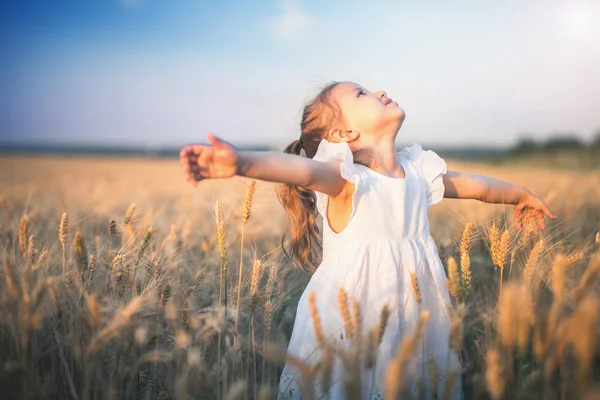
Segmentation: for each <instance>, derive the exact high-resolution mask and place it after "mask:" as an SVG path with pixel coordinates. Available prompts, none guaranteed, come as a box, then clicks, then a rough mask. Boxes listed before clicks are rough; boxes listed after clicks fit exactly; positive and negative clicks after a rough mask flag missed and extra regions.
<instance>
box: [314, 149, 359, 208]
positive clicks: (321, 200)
mask: <svg viewBox="0 0 600 400" xmlns="http://www.w3.org/2000/svg"><path fill="white" fill-rule="evenodd" d="M313 160H315V161H320V162H329V161H340V175H341V176H342V178H344V179H345V180H347V181H348V182H350V183H352V184H353V185H354V187H355V192H356V188H357V187H358V185H359V182H360V177H359V174H358V171H357V168H356V164H354V156H353V155H352V150H351V149H350V146H348V143H346V142H340V143H332V142H328V141H327V140H325V139H323V140H321V143H319V148H318V149H317V153H316V154H315V156H314V157H313ZM316 194H317V209H318V210H319V212H320V213H321V215H322V216H324V217H325V218H327V203H328V196H327V195H325V194H323V193H319V192H316ZM352 200H353V202H352V213H351V215H350V219H352V216H353V215H354V195H353V199H352Z"/></svg>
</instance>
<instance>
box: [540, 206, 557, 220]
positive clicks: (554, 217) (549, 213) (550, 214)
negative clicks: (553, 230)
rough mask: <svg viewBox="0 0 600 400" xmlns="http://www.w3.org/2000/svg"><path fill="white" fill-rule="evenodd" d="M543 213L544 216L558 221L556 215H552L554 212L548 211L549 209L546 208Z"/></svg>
mask: <svg viewBox="0 0 600 400" xmlns="http://www.w3.org/2000/svg"><path fill="white" fill-rule="evenodd" d="M542 212H543V213H544V215H545V216H546V217H548V218H550V219H552V220H554V219H556V215H554V214H552V212H551V211H550V210H549V209H548V207H546V206H544V207H543V208H542Z"/></svg>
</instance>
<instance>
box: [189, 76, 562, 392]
mask: <svg viewBox="0 0 600 400" xmlns="http://www.w3.org/2000/svg"><path fill="white" fill-rule="evenodd" d="M404 118H405V113H404V111H403V110H402V108H400V107H399V106H398V104H397V103H396V102H394V101H393V100H392V99H391V98H389V97H388V96H387V94H386V93H385V92H383V91H380V92H369V91H368V90H367V89H365V88H363V87H362V86H360V85H358V84H355V83H351V82H338V83H333V84H331V85H329V86H327V87H325V88H324V89H323V90H322V91H321V92H320V93H319V95H318V96H317V97H316V98H315V99H314V100H313V101H312V102H310V103H309V104H308V105H307V106H306V107H305V108H304V112H303V115H302V122H301V135H300V138H299V139H298V140H296V141H294V142H293V143H292V144H290V145H289V146H288V147H287V148H286V149H285V153H288V154H282V153H277V152H247V151H237V150H236V149H235V148H234V147H233V146H232V145H231V144H229V143H226V142H224V141H222V140H220V139H218V138H217V137H215V136H212V135H210V134H209V135H208V140H209V142H210V145H190V146H186V147H184V148H183V149H182V150H181V160H182V163H183V165H184V170H185V174H186V177H187V179H188V181H190V182H191V183H192V184H193V185H197V182H199V181H201V180H202V179H207V178H227V177H231V176H234V175H242V176H246V177H250V178H254V179H261V180H265V181H271V182H279V183H281V184H282V185H280V190H279V196H280V200H281V202H282V204H283V206H284V207H285V209H286V211H287V213H288V226H287V235H286V236H288V239H289V240H288V242H289V252H288V254H289V255H290V256H291V257H292V258H293V259H294V260H295V261H296V262H298V263H299V264H300V265H301V266H302V267H303V268H305V269H307V270H310V269H312V268H313V267H316V266H318V268H317V269H316V272H315V273H314V275H313V276H312V278H311V280H310V282H309V284H308V286H307V288H306V290H305V291H304V293H303V295H302V297H301V298H300V301H299V304H298V310H297V314H296V320H295V324H294V329H293V333H292V337H291V339H290V343H289V348H288V353H289V354H291V355H293V356H294V357H296V358H298V359H300V360H302V361H303V362H305V363H306V364H308V365H310V366H316V365H317V363H318V362H319V361H320V360H321V359H322V357H323V356H324V353H325V352H324V351H323V348H325V346H323V341H325V342H326V343H328V345H327V346H328V347H327V348H334V349H335V348H338V349H348V348H349V343H350V342H351V340H352V337H351V336H352V332H348V331H347V329H345V327H344V319H343V318H342V317H341V315H340V307H339V302H338V296H339V290H340V288H343V289H344V290H345V292H346V293H347V297H348V300H349V301H350V302H351V301H352V300H356V301H357V302H358V305H359V307H360V315H361V316H362V323H361V325H362V326H363V327H364V328H365V329H370V328H372V327H375V326H376V325H377V324H378V321H379V318H380V312H381V310H382V309H383V308H384V307H387V309H388V310H389V318H388V323H387V328H386V329H385V331H384V334H383V337H382V338H381V342H380V345H379V346H378V348H377V351H376V358H375V360H376V361H375V364H374V366H372V367H371V368H368V369H367V368H366V367H364V366H361V374H360V375H361V378H360V382H354V387H360V391H361V393H346V392H345V390H346V389H345V388H346V387H347V383H348V382H345V381H344V379H345V378H346V377H348V376H350V374H349V373H348V371H344V367H343V364H342V363H340V362H339V360H337V358H338V357H336V361H335V363H334V366H333V373H332V377H331V380H330V382H331V383H330V384H328V385H327V387H321V382H320V379H318V378H317V379H315V381H314V382H313V383H312V384H314V387H313V388H312V390H314V393H315V394H316V395H317V397H322V395H328V398H330V399H343V398H346V397H350V395H352V397H353V398H357V397H360V398H363V399H378V398H383V394H384V390H383V389H384V382H385V379H386V369H387V367H388V364H389V363H390V361H391V360H392V359H393V358H394V355H395V354H396V351H397V348H398V346H399V344H400V343H401V342H402V340H403V338H404V337H406V335H407V334H409V333H410V332H411V331H412V330H413V329H414V327H415V325H416V323H417V320H418V319H419V315H420V313H421V312H423V311H428V312H429V315H430V318H429V322H428V323H427V326H426V330H425V335H424V338H423V342H422V343H421V344H420V345H419V350H418V351H417V354H416V356H415V357H414V360H415V363H414V364H413V365H412V367H411V368H409V371H408V372H407V371H404V378H406V376H407V375H410V377H409V381H410V386H409V390H410V391H411V392H412V393H413V394H415V395H416V393H417V383H416V382H418V380H419V379H424V380H425V382H428V379H429V380H430V378H431V377H429V376H427V375H428V372H427V371H429V368H428V367H426V366H428V365H430V364H431V363H432V362H434V363H435V365H436V366H437V370H438V371H439V377H438V379H437V384H434V386H436V385H437V389H436V388H434V389H433V390H434V391H437V392H438V393H437V394H435V393H430V392H429V393H428V396H427V397H428V398H433V397H434V396H437V398H442V396H441V393H442V391H443V390H444V385H445V380H446V376H449V374H451V373H453V374H455V375H454V376H455V377H456V373H458V377H460V365H459V361H458V356H457V355H456V354H455V353H454V352H453V351H452V350H451V349H450V347H449V344H448V337H449V331H450V329H449V328H450V321H449V319H450V318H449V307H450V298H449V294H448V290H447V288H446V286H445V281H446V276H445V273H444V268H443V266H442V262H441V261H440V258H439V256H438V253H437V249H436V247H435V243H434V241H433V239H432V237H431V235H430V232H429V221H428V218H427V210H428V208H429V207H430V206H432V205H433V204H436V203H438V202H439V201H441V200H442V198H443V197H447V198H458V199H477V200H480V201H484V202H487V203H505V204H513V205H515V217H516V224H517V228H519V229H520V228H521V225H522V223H523V222H526V221H529V222H533V223H534V225H535V223H536V222H537V223H539V225H540V227H541V228H542V229H544V228H545V226H544V215H545V216H547V217H548V218H550V219H554V218H555V217H554V216H553V215H552V214H551V213H550V211H549V210H548V208H547V207H546V206H545V205H544V203H543V202H542V201H541V200H540V199H538V198H537V197H535V196H534V195H533V194H531V193H530V192H529V191H527V190H526V189H524V188H521V187H518V186H514V185H510V184H507V183H504V182H501V181H498V180H494V179H491V178H487V177H483V176H478V175H471V174H466V173H462V172H458V171H447V169H446V163H445V162H444V160H442V159H441V158H440V157H439V156H438V155H437V154H435V153H434V152H432V151H424V150H423V149H421V146H419V145H418V144H414V145H412V146H410V147H406V148H404V149H402V150H401V151H400V152H399V153H396V151H395V140H396V135H397V134H398V131H399V130H400V127H401V126H402V123H403V121H404ZM302 152H304V153H305V154H306V157H301V156H299V155H300V154H301V153H302ZM318 214H320V215H321V216H322V217H323V226H324V228H323V230H324V232H323V243H322V261H320V262H319V260H318V259H317V257H318V255H319V254H320V251H319V250H321V244H320V238H319V234H318V230H317V225H316V217H317V215H318ZM535 229H536V231H537V226H536V228H535ZM415 280H416V282H415ZM415 284H418V287H419V288H420V295H419V294H417V295H415V293H414V292H413V285H415ZM309 298H310V299H312V303H311V302H310V301H309ZM350 304H352V303H350ZM315 307H316V310H317V311H318V314H319V320H320V325H321V332H322V333H323V334H322V335H317V334H316V333H315V326H313V318H312V314H311V309H314V308H315ZM350 308H352V306H351V305H350ZM346 319H347V318H346ZM348 330H349V329H348ZM340 351H341V350H340ZM424 375H425V376H424ZM398 379H400V377H398ZM305 389H306V387H303V386H302V379H301V376H300V375H299V374H298V371H297V370H296V369H295V368H294V367H293V366H292V365H290V364H289V363H288V364H287V365H286V366H285V368H284V370H283V373H282V375H281V380H280V387H279V396H280V398H286V399H287V398H292V399H298V398H303V397H304V396H305V394H303V390H305ZM461 392H462V389H461V384H460V378H459V379H457V380H456V384H455V385H454V387H453V390H452V398H460V397H461ZM415 397H416V396H415Z"/></svg>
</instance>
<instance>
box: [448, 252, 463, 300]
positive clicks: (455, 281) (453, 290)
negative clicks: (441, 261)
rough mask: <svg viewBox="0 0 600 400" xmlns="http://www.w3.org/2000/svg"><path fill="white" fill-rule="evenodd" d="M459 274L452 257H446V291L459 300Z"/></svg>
mask: <svg viewBox="0 0 600 400" xmlns="http://www.w3.org/2000/svg"><path fill="white" fill-rule="evenodd" d="M460 282H461V281H460V275H459V273H458V265H457V264H456V260H455V259H454V257H448V280H447V281H446V286H447V287H448V291H449V292H450V294H451V295H452V297H454V298H455V299H456V300H458V301H460V300H461V284H460Z"/></svg>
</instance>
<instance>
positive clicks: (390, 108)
mask: <svg viewBox="0 0 600 400" xmlns="http://www.w3.org/2000/svg"><path fill="white" fill-rule="evenodd" d="M332 95H334V98H335V99H336V100H337V104H338V106H339V108H340V110H341V114H342V122H343V123H344V125H345V128H346V129H348V130H352V131H354V132H357V133H359V134H360V135H361V136H363V135H373V134H376V135H378V136H382V135H393V136H394V137H395V135H396V134H397V133H398V130H399V129H400V127H401V126H402V122H403V121H404V117H405V114H404V110H403V109H402V108H400V107H399V106H398V103H396V102H394V101H393V100H392V99H390V98H389V97H387V93H386V92H384V91H379V92H369V91H368V90H367V89H365V88H364V87H362V86H360V85H358V84H356V83H353V82H343V83H340V84H339V85H337V86H336V87H335V88H334V89H333V92H332Z"/></svg>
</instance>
